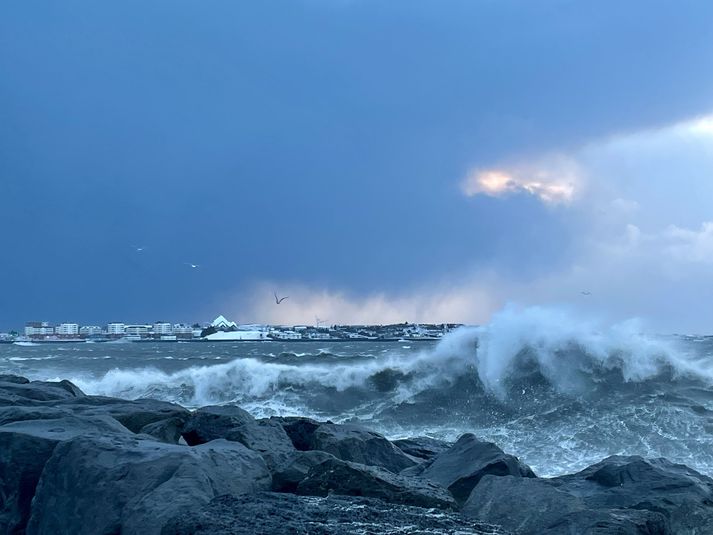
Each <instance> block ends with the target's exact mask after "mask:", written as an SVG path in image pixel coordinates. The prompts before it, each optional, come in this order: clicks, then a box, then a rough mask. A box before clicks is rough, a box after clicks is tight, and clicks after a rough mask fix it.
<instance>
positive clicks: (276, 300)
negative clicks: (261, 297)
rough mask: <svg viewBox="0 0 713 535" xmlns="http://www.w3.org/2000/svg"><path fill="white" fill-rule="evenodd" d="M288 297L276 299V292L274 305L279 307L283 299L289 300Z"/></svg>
mask: <svg viewBox="0 0 713 535" xmlns="http://www.w3.org/2000/svg"><path fill="white" fill-rule="evenodd" d="M289 297H290V296H289V295H286V296H285V297H277V292H275V304H276V305H279V304H280V303H282V302H283V301H284V300H285V299H289Z"/></svg>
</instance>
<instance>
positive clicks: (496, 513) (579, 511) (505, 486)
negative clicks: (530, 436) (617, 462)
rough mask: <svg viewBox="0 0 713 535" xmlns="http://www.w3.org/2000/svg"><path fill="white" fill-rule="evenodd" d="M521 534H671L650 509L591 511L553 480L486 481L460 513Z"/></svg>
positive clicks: (490, 478) (492, 478) (510, 478)
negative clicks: (556, 485)
mask: <svg viewBox="0 0 713 535" xmlns="http://www.w3.org/2000/svg"><path fill="white" fill-rule="evenodd" d="M461 512H462V513H463V514H464V515H466V516H471V517H473V518H477V519H478V520H481V521H484V522H491V523H495V524H498V525H502V526H503V527H504V528H505V529H509V530H512V531H514V532H516V533H519V534H521V535H540V534H541V533H547V534H548V535H571V534H591V535H594V534H601V535H605V534H609V533H616V534H619V535H667V534H673V533H674V532H671V531H670V530H669V527H668V523H667V520H666V518H665V517H664V515H662V514H660V513H658V512H655V511H647V510H641V511H639V510H622V509H615V508H614V509H602V510H594V509H591V508H588V507H587V505H586V504H585V502H584V501H583V500H581V499H580V498H578V497H576V496H574V495H572V494H569V493H567V492H564V491H562V490H559V489H557V488H556V487H555V486H554V485H553V484H552V483H551V482H550V480H543V479H530V478H523V477H514V476H504V477H503V476H492V475H487V476H484V477H483V478H482V479H481V480H480V482H479V483H478V485H477V486H476V487H475V489H474V490H473V492H472V493H471V495H470V498H469V499H468V501H467V502H466V503H465V505H464V506H463V509H462V511H461Z"/></svg>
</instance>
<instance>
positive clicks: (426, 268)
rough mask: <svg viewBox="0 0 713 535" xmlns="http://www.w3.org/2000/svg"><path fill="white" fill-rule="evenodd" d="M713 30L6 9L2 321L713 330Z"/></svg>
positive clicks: (647, 21) (517, 4)
mask: <svg viewBox="0 0 713 535" xmlns="http://www.w3.org/2000/svg"><path fill="white" fill-rule="evenodd" d="M710 35H713V3H711V2H708V1H686V0H683V1H681V0H677V1H672V0H671V1H663V0H645V1H644V0H639V1H631V2H620V1H608V0H604V1H600V2H585V1H574V0H540V1H530V0H528V1H525V0H521V1H515V0H499V1H494V0H468V1H445V2H444V1H418V0H408V1H406V0H392V1H388V2H385V1H383V0H382V1H370V0H295V1H291V2H278V1H272V0H266V1H260V2H233V1H222V0H215V1H212V2H195V1H181V0H171V1H170V2H169V1H146V0H141V1H138V0H126V1H123V2H112V3H109V2H94V1H89V0H84V1H76V0H63V1H48V0H36V1H35V0H33V1H9V2H3V3H2V4H0V229H1V230H2V246H1V247H0V256H1V257H2V258H1V260H2V262H1V263H0V330H3V329H9V328H11V327H21V326H22V325H23V324H24V322H25V321H28V320H35V319H36V320H40V319H45V320H49V321H55V322H58V321H77V322H80V323H103V322H106V321H111V320H121V321H127V322H128V321H132V322H134V321H136V322H138V321H156V320H159V319H165V320H169V321H176V322H177V321H191V322H192V321H205V320H210V319H212V318H213V317H214V316H215V315H217V314H218V313H223V314H225V315H227V316H229V317H231V318H232V319H235V320H237V321H239V322H253V321H255V322H258V321H266V322H267V321H269V322H287V323H296V322H308V323H312V322H314V321H315V319H314V318H315V316H318V317H320V318H321V319H324V320H326V321H328V322H330V323H338V322H391V321H438V322H440V321H456V322H469V323H478V322H484V321H487V320H488V318H489V317H490V316H491V315H492V314H493V312H495V311H497V310H499V309H501V308H502V307H503V306H505V305H507V304H514V305H515V306H528V305H546V306H550V305H552V306H562V307H567V308H570V309H572V310H576V311H577V312H578V313H581V314H586V315H592V316H598V317H607V318H610V319H612V320H623V319H626V318H630V317H641V318H644V319H645V320H646V321H647V322H648V324H649V325H650V326H651V328H652V329H655V330H659V331H666V332H670V331H679V332H680V331H686V332H713V307H711V305H710V303H711V302H713V40H711V39H710ZM190 264H196V265H198V267H195V268H194V267H191V265H190ZM274 291H277V292H279V293H280V294H281V295H289V296H290V298H289V299H288V300H286V301H285V302H283V304H281V305H279V306H277V305H275V303H274V298H273V296H272V294H273V292H274ZM582 292H585V293H586V294H589V295H585V294H584V293H582Z"/></svg>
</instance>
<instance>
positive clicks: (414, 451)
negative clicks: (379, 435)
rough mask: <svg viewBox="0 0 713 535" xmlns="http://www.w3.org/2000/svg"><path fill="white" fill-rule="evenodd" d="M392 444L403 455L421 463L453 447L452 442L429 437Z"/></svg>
mask: <svg viewBox="0 0 713 535" xmlns="http://www.w3.org/2000/svg"><path fill="white" fill-rule="evenodd" d="M392 443H393V444H394V446H396V447H397V448H399V449H400V450H401V451H403V452H404V453H405V454H407V455H410V456H411V457H414V458H416V459H419V460H421V461H429V460H431V459H433V458H434V457H435V456H436V455H438V454H439V453H443V452H444V451H446V450H447V449H449V448H450V447H451V446H453V443H452V442H446V441H444V440H437V439H435V438H430V437H414V438H403V439H399V440H393V441H392Z"/></svg>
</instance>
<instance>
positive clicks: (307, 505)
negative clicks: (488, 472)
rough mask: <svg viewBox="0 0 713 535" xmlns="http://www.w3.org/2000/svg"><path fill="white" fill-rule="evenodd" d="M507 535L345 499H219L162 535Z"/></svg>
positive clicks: (463, 521)
mask: <svg viewBox="0 0 713 535" xmlns="http://www.w3.org/2000/svg"><path fill="white" fill-rule="evenodd" d="M253 534H254V535H452V534H458V535H486V534H487V535H507V532H506V531H504V530H501V529H499V528H497V527H495V526H490V525H487V524H484V523H481V522H476V521H473V520H470V519H467V518H464V517H462V516H461V515H458V514H456V513H445V512H443V511H434V510H429V509H420V508H417V507H407V506H403V505H393V504H387V503H384V502H382V501H380V500H375V499H369V498H356V497H345V496H330V497H327V498H317V497H312V496H309V497H308V496H294V495H291V494H275V493H261V494H257V495H254V496H240V497H231V496H222V497H219V498H216V499H215V500H213V501H212V502H211V503H210V504H209V505H208V506H207V507H204V508H203V509H201V510H199V511H191V512H186V513H184V514H183V515H181V516H179V517H178V518H176V519H174V520H173V521H172V522H170V523H169V524H168V525H167V526H166V527H165V528H164V529H163V532H162V535H253Z"/></svg>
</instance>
